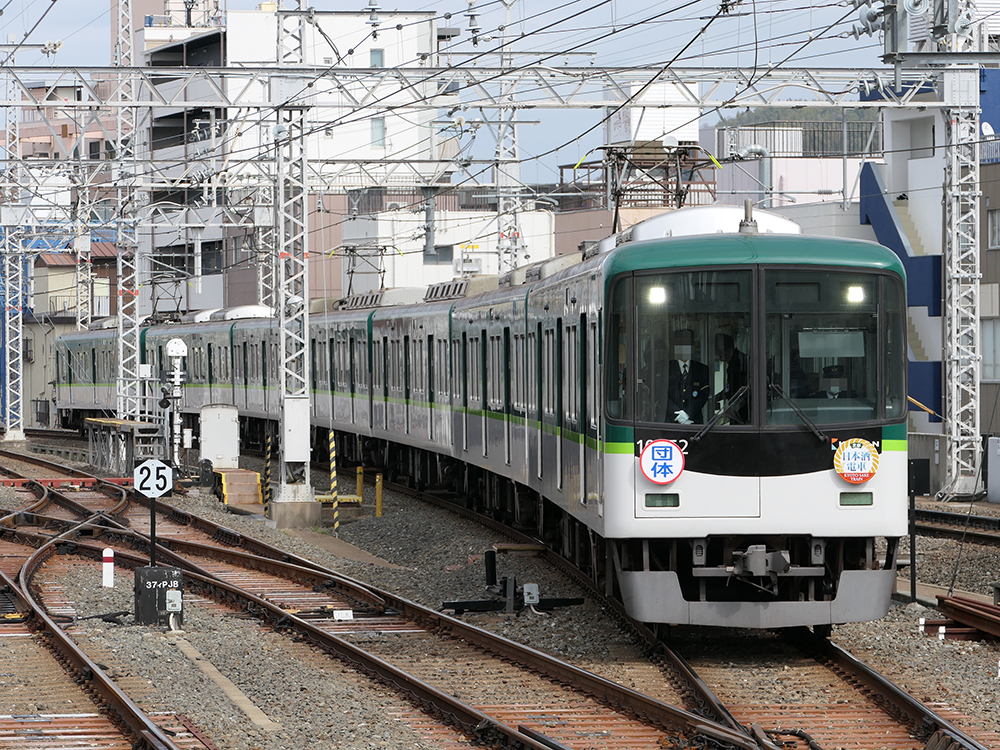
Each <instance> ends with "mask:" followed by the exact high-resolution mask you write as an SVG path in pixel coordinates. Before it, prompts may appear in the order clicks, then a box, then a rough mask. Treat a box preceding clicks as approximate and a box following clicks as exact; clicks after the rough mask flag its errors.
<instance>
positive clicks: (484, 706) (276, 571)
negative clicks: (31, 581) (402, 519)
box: [17, 503, 756, 748]
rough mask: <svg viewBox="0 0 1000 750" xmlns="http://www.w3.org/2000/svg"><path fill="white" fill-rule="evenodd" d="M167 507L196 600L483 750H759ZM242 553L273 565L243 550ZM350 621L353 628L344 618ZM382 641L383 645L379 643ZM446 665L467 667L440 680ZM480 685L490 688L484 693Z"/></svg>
mask: <svg viewBox="0 0 1000 750" xmlns="http://www.w3.org/2000/svg"><path fill="white" fill-rule="evenodd" d="M158 505H159V506H160V507H162V508H163V517H162V519H160V520H158V522H157V530H158V534H157V539H158V541H159V542H160V544H161V545H162V547H163V549H162V550H161V552H160V553H159V554H160V555H162V559H164V560H166V561H168V562H170V563H171V564H174V565H177V566H178V567H181V568H183V569H184V570H185V577H186V585H187V587H188V589H189V590H192V589H194V590H196V591H197V592H198V593H199V594H201V595H202V596H205V597H209V598H213V599H215V600H218V601H227V602H229V603H230V605H231V604H232V602H234V601H235V602H238V606H237V608H238V609H240V610H243V611H254V612H256V613H258V616H260V617H262V618H263V620H264V621H265V622H268V623H270V624H271V625H272V626H273V627H276V628H279V629H281V630H285V631H290V632H294V633H295V634H296V635H297V636H298V637H301V638H307V639H308V640H310V641H311V642H313V643H314V644H316V645H317V646H318V647H319V648H321V649H323V650H325V651H327V652H329V653H332V654H334V655H336V656H338V657H339V658H341V659H344V660H347V661H349V662H352V663H354V664H356V665H359V666H360V668H362V669H363V670H364V671H366V672H367V673H369V674H371V675H373V676H376V677H377V678H378V679H380V680H382V681H388V682H390V683H392V684H393V685H395V686H396V687H397V689H398V690H400V691H402V692H403V693H405V694H408V695H412V696H416V698H417V701H418V703H419V704H420V705H421V706H423V707H424V708H425V710H427V711H428V712H429V713H430V714H432V715H438V716H445V717H449V721H448V722H443V724H444V726H442V731H444V730H445V729H446V728H447V726H446V725H447V724H448V723H455V722H457V723H458V724H459V725H460V726H461V727H462V728H463V730H464V732H465V733H466V734H467V735H468V736H469V737H470V738H475V739H476V740H477V741H488V742H491V743H495V744H502V745H510V746H520V747H532V748H543V747H552V746H553V745H552V742H553V741H556V742H561V741H579V740H580V739H581V737H584V736H586V737H589V736H591V735H594V736H598V735H599V736H601V737H604V738H605V740H606V741H605V742H602V743H600V744H599V745H597V746H599V747H609V748H612V747H623V746H627V747H649V748H661V747H669V746H675V745H676V746H679V747H683V746H686V743H688V742H706V741H709V740H711V741H714V742H715V743H717V744H719V745H720V746H722V747H734V748H753V747H756V743H754V742H753V741H752V740H750V739H749V738H748V737H746V736H745V735H744V734H743V733H741V732H739V731H737V730H736V729H734V728H731V727H728V726H724V725H715V724H714V723H713V722H712V721H711V720H709V719H706V718H704V717H702V716H698V715H696V714H692V713H688V712H686V711H683V710H681V709H678V708H676V707H674V706H672V705H669V704H666V703H663V702H660V701H657V700H655V699H651V698H649V697H647V696H645V695H642V694H640V693H638V692H635V691H632V690H630V689H628V688H623V687H621V686H619V685H616V684H614V683H612V682H609V681H607V680H603V679H601V678H599V677H597V676H595V675H591V674H589V673H586V672H584V671H582V670H579V669H576V668H574V667H572V666H571V665H569V664H566V663H565V662H560V661H558V660H555V659H552V658H550V657H547V656H545V655H544V654H540V653H538V652H535V651H532V650H531V649H528V648H525V647H522V646H519V645H517V644H514V643H511V642H510V641H506V640H505V639H502V638H499V637H497V636H494V635H492V634H489V633H486V632H484V631H481V630H478V629H477V628H473V627H471V626H468V625H466V624H464V623H462V622H461V621H459V620H455V619H452V618H448V617H447V616H444V615H441V614H439V613H436V612H433V611H432V610H429V609H426V608H423V607H419V606H417V605H414V604H412V603H410V602H406V601H404V600H399V599H395V598H393V597H392V595H391V594H387V593H386V592H375V591H373V590H371V589H369V588H368V587H365V586H364V585H363V584H360V583H359V582H356V581H352V580H350V579H345V578H342V577H339V576H337V575H336V574H335V573H333V572H332V571H327V570H324V569H321V568H318V567H317V566H315V565H313V564H312V563H310V562H309V561H306V560H300V559H298V558H294V557H292V556H289V555H287V554H285V553H283V552H282V551H281V550H276V549H274V548H270V547H268V546H267V545H262V544H260V543H255V542H253V541H252V540H248V539H245V538H244V537H242V536H241V535H238V534H236V533H235V532H232V531H229V530H227V529H224V528H221V527H217V526H215V525H214V524H211V523H210V522H206V521H203V520H201V519H195V518H193V517H191V516H190V515H189V514H185V513H182V512H180V511H176V510H175V509H172V508H170V507H169V506H166V505H163V504H162V503H158ZM22 516H23V518H24V519H25V520H27V519H29V518H30V520H32V521H33V522H34V523H38V522H41V523H42V526H40V527H35V528H34V529H32V528H29V527H27V526H25V525H24V524H23V523H22V524H21V525H19V526H18V531H17V534H18V536H19V537H20V538H21V539H24V540H26V541H31V542H37V543H41V542H42V541H44V539H45V538H46V534H45V533H44V532H45V530H46V529H47V528H48V527H49V526H51V525H56V526H60V525H63V524H66V523H69V522H66V521H63V520H62V519H56V518H54V517H52V516H46V517H42V516H39V515H31V516H30V517H29V516H28V515H27V514H22ZM121 520H122V521H123V522H124V523H126V524H128V525H130V526H133V527H134V528H131V529H130V528H120V529H113V528H108V527H105V528H103V529H102V530H101V532H102V538H101V540H100V542H99V543H98V542H97V541H94V542H90V541H85V540H83V539H77V540H75V541H74V542H73V544H72V547H71V548H72V551H74V552H75V553H78V554H85V555H90V556H91V557H95V556H97V555H99V554H100V550H101V548H102V547H103V545H104V544H106V543H108V542H109V541H112V540H113V541H115V542H117V543H116V545H115V546H116V548H118V549H121V548H122V547H123V546H124V545H131V546H132V547H142V546H143V544H144V540H143V538H142V536H141V533H142V531H143V530H144V524H146V523H148V512H146V511H145V510H144V509H138V510H135V509H133V510H131V511H126V512H125V513H124V514H122V515H121ZM195 538H199V539H200V541H195V540H194V539H195ZM239 546H246V547H250V548H253V549H254V550H255V551H256V552H260V553H264V554H263V556H262V555H259V554H252V553H250V552H247V551H244V550H241V549H236V547H239ZM48 548H49V549H50V553H49V555H48V558H47V559H48V560H49V562H50V565H52V566H55V567H54V570H58V565H59V564H60V563H61V560H60V559H59V558H54V557H53V555H52V551H54V545H52V544H50V545H48ZM277 558H284V560H282V559H277ZM144 560H145V558H144V557H143V556H142V555H140V554H137V553H134V552H127V551H126V552H122V551H119V552H118V553H117V555H116V561H117V562H118V563H125V564H128V565H141V564H144ZM56 578H58V576H56ZM348 610H349V611H350V612H351V617H350V619H346V620H345V619H343V618H342V617H341V616H339V615H338V613H344V612H346V611H348ZM372 634H378V637H377V638H376V639H374V641H373V638H372ZM400 636H405V640H406V642H407V644H408V646H409V647H408V648H406V649H400V648H398V645H399V644H398V643H396V644H395V645H392V646H390V647H388V648H387V646H386V644H387V643H391V642H392V639H393V638H394V637H400ZM362 645H364V646H365V647H364V648H362V647H361V646H362ZM445 663H446V664H448V665H450V666H454V665H456V664H464V665H465V666H464V668H462V669H448V670H445V669H441V668H440V665H442V664H445ZM435 664H436V665H438V668H436V669H435V668H434V665H435ZM470 674H476V675H490V678H489V679H488V680H484V681H482V680H481V681H475V682H474V681H470V679H469V676H470ZM473 685H476V689H475V690H473V689H472V687H471V686H473ZM424 720H425V721H426V717H425V718H424ZM699 737H700V738H701V739H700V740H699V739H698V738H699ZM616 738H619V739H616ZM620 738H625V739H624V740H622V739H620ZM622 742H624V743H625V744H622Z"/></svg>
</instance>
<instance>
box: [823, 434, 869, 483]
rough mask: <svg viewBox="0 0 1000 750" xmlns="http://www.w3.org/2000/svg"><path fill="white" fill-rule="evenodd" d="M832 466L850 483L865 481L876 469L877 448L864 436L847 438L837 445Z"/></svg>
mask: <svg viewBox="0 0 1000 750" xmlns="http://www.w3.org/2000/svg"><path fill="white" fill-rule="evenodd" d="M833 468H834V469H836V470H837V473H838V474H840V476H841V477H843V478H844V479H846V480H847V481H848V482H850V483H851V484H861V483H862V482H867V481H868V480H869V479H871V478H872V477H873V476H875V472H877V471H878V450H876V448H875V446H874V445H872V444H871V443H869V442H868V441H867V440H865V439H864V438H848V439H847V440H843V441H841V443H840V445H838V446H837V452H836V453H834V454H833Z"/></svg>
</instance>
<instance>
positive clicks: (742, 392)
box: [691, 385, 750, 443]
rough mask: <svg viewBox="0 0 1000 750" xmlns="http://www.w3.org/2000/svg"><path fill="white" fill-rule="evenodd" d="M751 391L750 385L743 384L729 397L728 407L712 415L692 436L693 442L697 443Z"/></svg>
mask: <svg viewBox="0 0 1000 750" xmlns="http://www.w3.org/2000/svg"><path fill="white" fill-rule="evenodd" d="M749 392H750V388H749V387H748V386H745V385H741V386H740V388H739V390H738V391H736V393H735V394H733V397H732V398H731V399H729V403H728V404H726V408H725V409H723V410H722V411H720V412H719V413H718V414H716V415H715V416H714V417H712V418H711V419H710V420H709V421H708V423H707V424H706V425H705V426H704V427H702V428H701V429H700V430H698V433H697V434H696V435H695V436H694V437H693V438H691V442H692V443H697V442H698V441H699V440H701V439H702V438H703V437H705V435H707V434H708V431H709V430H711V429H712V428H713V427H715V425H717V424H718V423H719V420H720V419H722V418H723V417H724V416H726V415H727V414H728V413H729V412H731V411H732V410H733V407H734V406H736V405H737V404H738V403H739V402H740V401H742V400H743V398H744V397H745V396H746V395H747V394H748V393H749Z"/></svg>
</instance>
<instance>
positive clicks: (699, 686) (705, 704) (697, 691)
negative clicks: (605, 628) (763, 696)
mask: <svg viewBox="0 0 1000 750" xmlns="http://www.w3.org/2000/svg"><path fill="white" fill-rule="evenodd" d="M384 486H385V487H391V488H392V489H393V490H395V491H396V492H402V493H406V494H409V495H412V496H415V497H418V498H419V499H420V500H421V501H422V502H428V503H430V504H432V505H434V506H436V507H439V508H443V509H446V510H448V511H449V512H452V513H456V514H457V515H459V516H461V517H462V518H466V519H469V520H473V521H475V522H476V523H479V524H481V525H483V526H485V527H486V528H488V529H491V530H493V531H496V532H497V533H500V534H504V535H506V536H508V537H509V538H511V539H513V540H515V541H516V542H517V543H520V544H536V545H540V546H541V547H543V548H544V552H543V554H544V556H545V561H546V562H547V563H548V564H550V565H552V566H554V567H556V568H557V569H559V570H560V571H562V572H563V573H565V574H566V575H568V576H569V577H571V578H572V579H574V580H576V581H578V582H579V583H581V584H582V585H584V586H586V587H587V588H588V589H589V590H590V591H591V592H593V594H594V596H596V597H598V598H599V599H600V600H601V602H602V603H604V604H606V605H608V606H609V607H610V608H611V609H613V610H614V612H615V614H617V615H618V616H619V617H620V618H621V619H622V621H623V622H625V623H627V624H628V626H629V627H631V628H632V629H633V630H634V631H635V632H636V633H637V634H638V635H639V636H640V637H641V638H642V639H643V640H644V641H645V642H646V643H647V644H648V645H649V646H650V647H651V648H654V649H656V650H657V651H658V652H659V654H660V655H661V656H662V657H663V658H665V659H666V660H667V661H668V662H669V663H670V666H671V668H672V669H673V670H674V673H675V676H677V677H678V679H680V680H681V681H682V682H683V683H684V684H685V685H686V686H687V688H688V689H689V690H690V691H691V694H692V696H693V699H694V701H695V702H696V703H697V704H698V706H699V712H701V713H703V714H708V717H707V718H710V719H711V720H712V721H714V722H716V723H718V724H722V725H724V726H727V727H729V728H730V729H732V730H733V731H736V732H741V733H743V734H745V735H747V736H748V737H749V736H750V735H751V730H750V729H749V728H748V727H744V726H743V725H742V724H740V722H739V721H737V720H736V718H735V717H734V716H733V715H732V713H731V712H730V711H729V708H728V707H727V706H726V704H725V703H724V702H723V701H722V700H721V699H720V698H719V696H717V695H716V694H715V692H714V691H713V690H712V689H711V688H710V687H709V686H708V685H707V684H706V683H705V681H704V680H702V679H701V678H700V677H699V676H698V675H697V673H695V671H694V670H693V669H692V668H691V665H690V664H688V663H687V661H686V660H685V659H684V657H682V656H681V655H680V654H679V653H678V652H677V651H676V650H674V649H673V648H671V647H670V646H669V645H668V644H666V643H664V642H663V641H662V640H661V639H660V638H659V637H658V636H657V635H656V633H654V632H653V631H652V630H651V629H650V628H649V627H648V626H647V625H646V624H645V623H642V622H639V621H638V620H634V619H632V618H631V617H629V615H628V613H627V612H626V611H625V607H624V605H623V604H622V603H621V602H619V601H618V600H617V599H614V598H613V597H610V596H607V595H606V594H605V593H604V592H603V591H602V590H601V589H600V587H599V586H598V584H597V582H595V581H594V580H593V579H592V578H591V577H590V576H588V575H586V574H585V573H583V571H581V570H580V569H579V568H577V567H576V566H575V565H573V563H572V562H570V561H569V560H567V559H566V558H565V557H563V556H562V555H560V554H559V553H557V552H555V551H554V550H552V549H551V548H549V547H548V546H547V545H546V544H545V543H544V542H543V541H542V540H540V539H538V538H537V537H535V536H531V535H529V534H526V533H524V532H521V531H517V530H516V529H512V528H511V527H509V526H506V525H504V524H503V523H501V522H500V521H497V520H496V519H494V518H491V517H489V516H486V515H483V514H481V513H477V512H476V511H474V510H472V509H470V508H466V507H464V506H461V505H458V504H457V503H453V502H451V501H450V500H448V499H447V498H444V497H440V496H438V495H435V494H432V493H428V492H422V491H419V490H415V489H413V488H412V487H407V486H405V485H400V484H397V483H385V485H384Z"/></svg>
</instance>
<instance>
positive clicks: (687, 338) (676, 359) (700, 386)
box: [665, 328, 711, 424]
mask: <svg viewBox="0 0 1000 750" xmlns="http://www.w3.org/2000/svg"><path fill="white" fill-rule="evenodd" d="M695 343H696V341H695V337H694V331H692V330H691V329H689V328H685V329H682V330H679V331H674V335H673V340H672V346H673V358H672V359H671V360H670V364H669V369H668V376H667V413H666V415H665V417H666V421H667V422H676V423H678V424H701V423H702V421H703V419H702V414H701V410H702V408H703V407H704V406H705V402H706V401H707V400H708V396H709V389H710V387H711V379H710V377H709V370H708V365H706V364H705V363H704V362H698V361H697V360H695V359H694V358H693V357H694V350H695Z"/></svg>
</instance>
